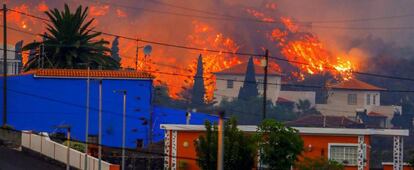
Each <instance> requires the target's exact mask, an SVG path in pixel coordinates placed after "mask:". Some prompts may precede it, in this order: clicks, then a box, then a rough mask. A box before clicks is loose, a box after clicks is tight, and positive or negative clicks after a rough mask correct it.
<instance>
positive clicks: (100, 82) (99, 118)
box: [98, 79, 102, 170]
mask: <svg viewBox="0 0 414 170" xmlns="http://www.w3.org/2000/svg"><path fill="white" fill-rule="evenodd" d="M98 114H99V115H98V158H99V160H98V170H101V169H102V79H101V80H99V113H98Z"/></svg>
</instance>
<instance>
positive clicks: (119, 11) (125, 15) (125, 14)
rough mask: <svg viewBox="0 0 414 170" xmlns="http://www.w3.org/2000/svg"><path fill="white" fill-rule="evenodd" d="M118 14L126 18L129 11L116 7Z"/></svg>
mask: <svg viewBox="0 0 414 170" xmlns="http://www.w3.org/2000/svg"><path fill="white" fill-rule="evenodd" d="M116 15H117V16H118V17H120V18H124V17H127V16H128V15H127V13H126V12H125V11H123V10H121V9H116Z"/></svg>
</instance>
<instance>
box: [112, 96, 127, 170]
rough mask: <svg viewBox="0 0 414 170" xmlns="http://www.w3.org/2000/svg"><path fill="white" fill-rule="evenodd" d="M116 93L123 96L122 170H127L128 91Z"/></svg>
mask: <svg viewBox="0 0 414 170" xmlns="http://www.w3.org/2000/svg"><path fill="white" fill-rule="evenodd" d="M114 93H122V94H123V107H122V165H121V168H122V170H124V169H125V137H126V134H125V129H126V95H127V91H126V90H114Z"/></svg>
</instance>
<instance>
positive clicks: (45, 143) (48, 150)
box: [21, 132, 120, 170]
mask: <svg viewBox="0 0 414 170" xmlns="http://www.w3.org/2000/svg"><path fill="white" fill-rule="evenodd" d="M21 144H22V145H21V146H22V147H24V148H27V149H30V150H33V151H36V152H38V153H40V154H42V155H44V156H46V157H49V158H51V159H54V160H57V161H59V162H61V163H64V164H66V162H67V153H68V148H67V147H66V146H65V145H62V144H60V143H57V142H54V141H52V140H50V138H49V137H48V136H46V135H42V136H40V135H37V134H33V133H31V132H23V133H22V136H21ZM69 162H70V166H71V167H74V168H77V169H84V166H85V153H82V152H79V151H77V150H74V149H72V148H71V149H70V150H69ZM98 165H99V164H98V159H97V158H95V157H92V156H88V170H98ZM101 167H102V170H119V169H120V167H119V165H115V164H110V163H108V162H105V161H101Z"/></svg>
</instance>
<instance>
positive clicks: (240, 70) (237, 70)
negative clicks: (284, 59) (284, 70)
mask: <svg viewBox="0 0 414 170" xmlns="http://www.w3.org/2000/svg"><path fill="white" fill-rule="evenodd" d="M246 69H247V62H246V63H241V64H238V65H235V66H233V67H230V68H227V69H224V70H221V71H219V72H216V73H215V74H231V75H244V74H246ZM254 72H255V73H256V75H264V68H263V67H262V66H260V65H258V64H254ZM268 74H269V75H281V74H280V73H279V72H278V71H276V70H274V69H271V68H270V67H269V69H268Z"/></svg>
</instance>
